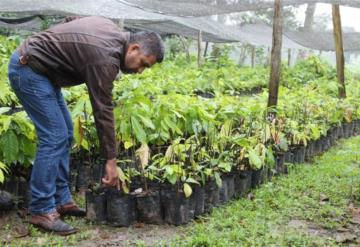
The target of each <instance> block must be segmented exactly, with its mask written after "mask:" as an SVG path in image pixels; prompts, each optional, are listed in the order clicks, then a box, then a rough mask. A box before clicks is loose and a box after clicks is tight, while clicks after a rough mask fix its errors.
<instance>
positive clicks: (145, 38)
mask: <svg viewBox="0 0 360 247" xmlns="http://www.w3.org/2000/svg"><path fill="white" fill-rule="evenodd" d="M129 43H130V44H139V46H140V49H141V51H142V52H143V53H144V54H145V55H146V56H150V55H154V56H155V57H156V62H158V63H161V62H162V61H163V60H164V53H165V48H164V43H163V41H162V39H161V37H160V35H159V34H157V33H155V32H150V31H141V32H137V33H131V34H130V42H129Z"/></svg>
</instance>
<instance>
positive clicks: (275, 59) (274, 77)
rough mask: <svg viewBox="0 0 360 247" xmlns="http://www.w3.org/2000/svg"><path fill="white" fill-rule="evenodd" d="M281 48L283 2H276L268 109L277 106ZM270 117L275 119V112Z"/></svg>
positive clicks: (279, 0)
mask: <svg viewBox="0 0 360 247" xmlns="http://www.w3.org/2000/svg"><path fill="white" fill-rule="evenodd" d="M281 46H282V9H281V0H275V4H274V20H273V41H272V49H271V64H270V80H269V98H268V107H273V106H276V105H277V100H278V91H279V81H280V69H281ZM269 116H272V117H274V116H275V112H271V115H269Z"/></svg>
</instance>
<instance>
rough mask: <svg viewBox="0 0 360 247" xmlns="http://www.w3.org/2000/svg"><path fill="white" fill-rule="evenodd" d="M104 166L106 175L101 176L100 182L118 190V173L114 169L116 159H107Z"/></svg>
mask: <svg viewBox="0 0 360 247" xmlns="http://www.w3.org/2000/svg"><path fill="white" fill-rule="evenodd" d="M105 166H106V167H105V171H106V175H105V177H103V179H102V182H103V183H104V184H105V186H108V187H116V188H117V189H118V190H120V180H119V174H118V172H117V170H116V159H112V160H107V161H106V165H105Z"/></svg>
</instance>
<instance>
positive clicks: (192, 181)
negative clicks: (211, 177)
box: [186, 178, 200, 184]
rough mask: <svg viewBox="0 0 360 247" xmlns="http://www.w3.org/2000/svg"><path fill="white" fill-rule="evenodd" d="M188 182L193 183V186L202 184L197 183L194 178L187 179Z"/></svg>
mask: <svg viewBox="0 0 360 247" xmlns="http://www.w3.org/2000/svg"><path fill="white" fill-rule="evenodd" d="M186 182H187V183H193V184H200V183H199V182H198V181H196V180H195V179H193V178H187V179H186Z"/></svg>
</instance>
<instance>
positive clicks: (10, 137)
mask: <svg viewBox="0 0 360 247" xmlns="http://www.w3.org/2000/svg"><path fill="white" fill-rule="evenodd" d="M1 145H2V151H3V157H4V159H5V160H6V161H7V162H8V163H12V162H15V161H16V160H17V158H18V153H19V142H18V138H17V136H16V135H15V133H14V131H12V130H9V131H7V132H6V133H5V134H4V135H3V136H2V138H1Z"/></svg>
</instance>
